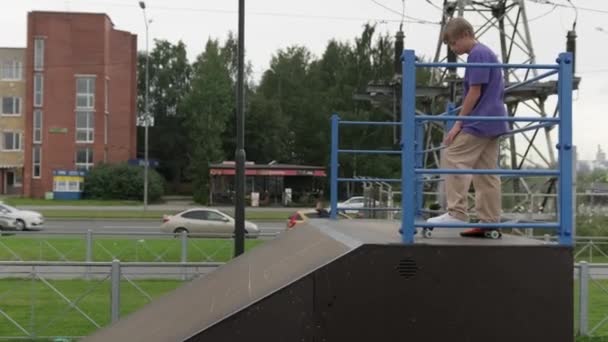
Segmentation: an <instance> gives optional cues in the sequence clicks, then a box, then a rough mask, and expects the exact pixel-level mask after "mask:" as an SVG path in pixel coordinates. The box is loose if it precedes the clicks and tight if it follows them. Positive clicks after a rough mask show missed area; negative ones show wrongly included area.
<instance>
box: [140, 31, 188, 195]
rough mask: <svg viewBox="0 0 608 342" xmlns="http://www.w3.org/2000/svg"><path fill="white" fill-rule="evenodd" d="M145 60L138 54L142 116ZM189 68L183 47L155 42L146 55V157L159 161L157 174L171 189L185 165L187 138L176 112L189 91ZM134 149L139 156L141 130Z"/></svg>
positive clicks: (181, 119) (180, 115)
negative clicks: (151, 122) (149, 123)
mask: <svg viewBox="0 0 608 342" xmlns="http://www.w3.org/2000/svg"><path fill="white" fill-rule="evenodd" d="M145 65H146V56H145V54H143V53H140V54H139V64H138V73H139V77H138V89H139V92H138V93H139V96H138V108H139V113H144V112H145V108H144V102H145V101H144V100H145V99H144V94H145ZM191 74H192V67H191V65H190V64H189V63H188V59H187V56H186V46H185V44H184V43H183V42H181V41H179V42H178V43H177V44H172V43H170V42H168V41H165V40H156V41H155V47H154V49H153V50H152V51H151V52H150V66H149V77H150V81H149V82H150V94H149V102H150V104H149V105H150V114H151V116H152V117H154V126H152V127H150V128H149V145H148V146H149V156H150V158H156V159H159V160H160V166H159V169H158V171H159V172H160V173H161V174H163V175H164V176H165V178H166V179H168V180H170V181H171V182H172V183H173V184H174V186H175V185H176V184H178V183H179V182H181V181H182V178H183V176H184V173H185V169H186V167H187V165H188V155H187V150H186V149H185V148H184V146H187V145H188V137H187V136H186V135H184V134H183V127H184V126H185V118H186V116H185V115H184V113H182V112H180V111H178V108H179V106H180V104H181V102H182V101H183V97H184V94H185V93H186V92H187V90H188V89H189V88H190V78H191ZM139 132H140V133H139V134H138V138H139V140H138V146H140V150H141V151H142V154H143V148H144V140H143V127H140V128H139Z"/></svg>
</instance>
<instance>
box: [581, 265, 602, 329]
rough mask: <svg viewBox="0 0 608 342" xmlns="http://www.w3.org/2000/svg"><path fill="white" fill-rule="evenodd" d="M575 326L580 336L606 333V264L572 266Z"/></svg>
mask: <svg viewBox="0 0 608 342" xmlns="http://www.w3.org/2000/svg"><path fill="white" fill-rule="evenodd" d="M574 274H575V279H576V283H575V286H574V288H575V310H576V312H575V317H576V320H575V327H576V331H577V333H578V335H580V336H607V335H608V264H590V263H587V262H585V261H581V262H580V263H577V264H576V265H575V266H574Z"/></svg>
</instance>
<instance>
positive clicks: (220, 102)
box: [181, 39, 234, 203]
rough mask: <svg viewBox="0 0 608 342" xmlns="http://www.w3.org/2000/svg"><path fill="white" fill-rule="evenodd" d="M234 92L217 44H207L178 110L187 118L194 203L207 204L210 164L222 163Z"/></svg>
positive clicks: (215, 41) (208, 42)
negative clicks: (225, 132)
mask: <svg viewBox="0 0 608 342" xmlns="http://www.w3.org/2000/svg"><path fill="white" fill-rule="evenodd" d="M233 108H234V92H233V87H232V82H231V79H230V70H229V68H228V67H227V63H226V62H225V60H224V59H223V58H222V55H221V51H220V45H219V42H218V41H217V40H211V39H210V40H208V41H207V44H206V46H205V51H204V52H203V53H202V54H201V55H199V56H198V57H197V60H196V62H195V63H194V66H193V76H192V87H191V89H190V91H189V92H188V94H187V95H186V98H185V99H184V102H183V107H182V108H181V110H183V111H184V113H185V114H186V130H187V132H188V134H187V136H188V139H189V145H190V146H189V147H190V149H189V154H188V157H189V163H190V167H189V175H190V179H191V180H192V182H193V187H194V191H193V192H194V199H195V200H196V201H197V202H199V203H206V202H207V200H208V194H209V184H208V183H209V182H208V180H209V163H212V162H218V161H221V160H222V159H223V158H224V157H225V156H224V153H223V150H222V139H221V136H222V133H223V132H224V130H225V128H226V121H227V120H228V118H229V117H230V115H231V114H232V113H233Z"/></svg>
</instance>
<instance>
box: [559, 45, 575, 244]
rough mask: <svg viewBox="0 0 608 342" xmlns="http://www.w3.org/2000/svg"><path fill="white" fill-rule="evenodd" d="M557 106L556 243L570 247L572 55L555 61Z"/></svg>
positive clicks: (571, 222) (562, 56) (566, 55)
mask: <svg viewBox="0 0 608 342" xmlns="http://www.w3.org/2000/svg"><path fill="white" fill-rule="evenodd" d="M557 61H558V63H559V78H558V90H557V95H558V106H559V117H560V125H559V142H558V145H557V148H558V154H559V173H560V177H559V208H558V210H559V211H558V212H559V223H560V229H559V243H560V244H562V245H572V227H573V226H574V213H573V212H572V207H573V205H572V204H573V202H572V201H573V193H572V177H573V172H572V162H573V156H572V81H573V75H572V69H573V68H572V63H573V58H572V53H561V54H560V55H559V58H558V60H557Z"/></svg>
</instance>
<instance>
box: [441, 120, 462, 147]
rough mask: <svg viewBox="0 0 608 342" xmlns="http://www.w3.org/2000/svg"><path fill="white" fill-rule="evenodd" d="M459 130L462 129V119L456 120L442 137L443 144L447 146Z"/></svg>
mask: <svg viewBox="0 0 608 342" xmlns="http://www.w3.org/2000/svg"><path fill="white" fill-rule="evenodd" d="M460 130H462V121H456V123H455V124H454V127H452V129H451V130H450V131H449V132H448V134H447V135H446V136H445V138H444V139H443V144H444V145H446V146H449V145H450V144H452V142H453V141H454V139H455V138H456V136H457V135H458V133H460Z"/></svg>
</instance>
